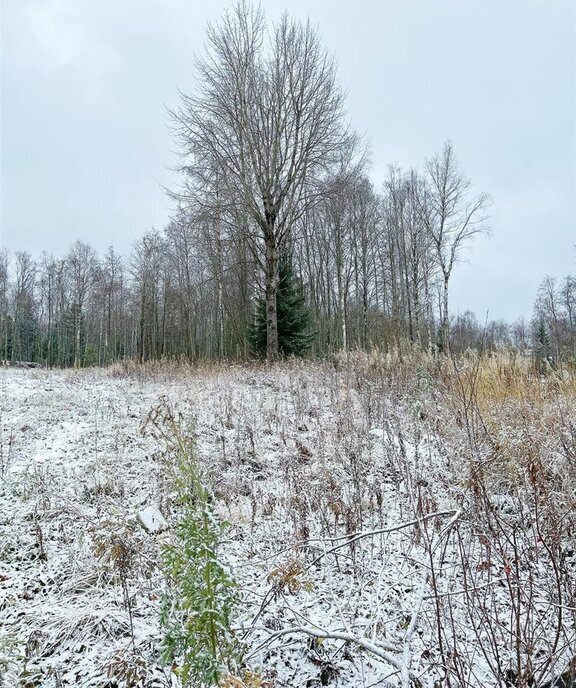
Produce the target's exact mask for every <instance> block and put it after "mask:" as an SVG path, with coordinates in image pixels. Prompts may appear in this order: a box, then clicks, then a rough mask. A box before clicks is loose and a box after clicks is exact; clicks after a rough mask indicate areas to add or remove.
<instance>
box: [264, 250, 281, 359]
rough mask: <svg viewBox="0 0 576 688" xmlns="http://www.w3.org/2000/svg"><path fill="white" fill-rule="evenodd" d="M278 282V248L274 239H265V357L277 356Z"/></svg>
mask: <svg viewBox="0 0 576 688" xmlns="http://www.w3.org/2000/svg"><path fill="white" fill-rule="evenodd" d="M277 284H278V249H277V248H276V244H275V243H274V239H267V240H266V358H267V359H268V360H269V361H273V360H275V359H277V358H278V353H279V351H278V311H277V308H276V287H277Z"/></svg>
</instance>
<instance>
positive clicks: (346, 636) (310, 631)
mask: <svg viewBox="0 0 576 688" xmlns="http://www.w3.org/2000/svg"><path fill="white" fill-rule="evenodd" d="M293 633H303V634H305V635H308V636H310V637H311V638H322V639H323V640H326V639H328V640H344V641H345V642H349V643H354V644H355V645H358V647H361V648H362V649H363V650H366V651H367V652H370V653H371V654H373V655H375V656H376V657H380V659H383V660H384V661H385V662H387V663H388V664H390V666H393V667H394V668H395V669H398V670H399V671H402V669H403V668H404V665H403V662H402V660H401V659H400V657H397V656H396V655H395V654H392V653H394V652H396V653H400V652H401V650H400V649H399V648H397V647H396V646H394V645H388V644H385V643H378V644H376V643H373V642H370V641H369V640H366V639H365V638H358V637H357V636H355V635H353V634H352V633H346V632H342V631H328V630H325V629H315V628H310V627H309V626H293V627H291V628H285V629H283V630H281V631H276V632H274V633H272V634H271V635H270V636H269V637H268V638H266V640H265V641H264V642H262V643H260V645H258V647H257V648H256V649H255V650H253V651H252V652H251V653H250V654H249V655H248V656H247V657H245V659H250V657H253V656H254V655H256V654H258V652H260V650H261V649H262V648H264V647H266V645H268V644H269V643H271V642H272V641H274V640H276V639H277V638H280V637H282V636H284V635H291V634H293ZM409 676H410V680H411V681H412V683H413V684H414V685H415V686H418V687H419V686H421V683H420V680H419V679H418V677H417V676H416V675H415V674H414V673H413V672H409Z"/></svg>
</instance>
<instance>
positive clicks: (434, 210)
mask: <svg viewBox="0 0 576 688" xmlns="http://www.w3.org/2000/svg"><path fill="white" fill-rule="evenodd" d="M195 74H196V80H195V88H194V90H193V92H191V93H182V94H181V105H180V108H179V109H178V110H175V111H173V112H172V113H171V122H172V126H173V130H174V135H175V137H176V139H177V141H178V144H179V149H180V152H181V161H180V172H181V179H182V184H181V186H180V187H179V188H178V189H176V190H173V191H172V192H171V196H172V197H173V199H175V201H176V204H175V205H176V207H177V209H176V211H175V212H174V213H173V216H172V217H171V219H170V221H169V222H168V224H167V226H166V227H165V228H164V229H163V230H162V231H154V230H151V231H149V232H147V233H146V234H145V235H144V236H143V237H142V238H141V239H139V240H138V241H137V242H136V243H135V245H134V246H133V248H132V251H131V253H130V255H129V256H127V257H122V256H119V255H118V254H117V253H116V252H115V251H114V249H112V248H110V249H109V250H108V251H107V252H106V253H105V254H104V255H103V256H100V257H99V256H97V255H96V253H95V251H94V250H93V249H92V248H91V247H90V246H89V245H87V244H86V243H83V242H80V241H77V242H76V243H75V244H74V245H73V246H72V247H71V249H70V250H69V252H68V253H67V255H65V256H64V257H62V258H54V257H53V256H49V255H47V254H44V255H43V256H42V257H41V258H40V259H39V260H38V261H35V260H33V259H32V257H31V256H30V255H29V254H27V253H25V252H17V253H16V254H15V255H14V256H13V257H12V258H11V260H10V261H9V257H8V255H7V254H6V253H5V252H4V253H3V254H2V255H1V256H0V314H1V321H0V337H1V342H2V356H3V358H4V359H5V360H31V361H34V360H36V361H42V362H44V363H47V364H48V365H58V366H68V365H74V366H76V367H79V366H82V365H90V364H100V365H102V364H107V363H110V362H112V361H117V360H122V359H136V360H139V361H147V360H150V359H158V358H163V357H182V358H186V359H188V360H191V361H194V360H198V359H203V358H216V357H220V358H223V357H228V358H245V357H248V356H250V355H251V354H252V353H254V351H255V350H257V349H258V347H254V342H260V347H259V349H260V350H261V349H263V348H264V349H265V353H266V356H267V357H268V358H269V359H274V358H276V357H277V356H278V355H280V354H281V353H282V352H283V350H284V351H285V347H284V349H283V347H282V342H281V338H282V327H284V329H285V328H286V322H288V321H289V320H290V318H288V319H286V318H287V316H286V311H287V305H286V304H282V303H279V300H281V299H282V298H284V297H283V294H287V293H291V294H292V296H291V299H292V303H294V304H296V303H298V304H299V305H298V307H299V308H300V309H302V305H303V304H305V305H306V308H307V311H308V313H307V315H306V317H303V318H301V320H302V321H305V322H306V327H307V328H308V331H307V332H302V333H301V336H300V337H299V338H298V340H299V341H300V342H301V343H303V342H306V346H308V347H309V349H310V352H311V353H312V354H314V355H325V354H327V353H329V352H332V351H336V350H342V349H344V350H348V349H353V348H363V349H368V348H371V347H379V348H383V349H386V348H391V347H395V348H402V347H406V346H418V347H421V348H423V349H430V348H432V347H435V348H438V349H440V350H443V351H447V350H448V349H449V347H456V348H462V347H465V346H469V345H478V341H479V338H480V337H483V339H484V340H485V339H486V337H485V335H486V333H487V332H490V333H491V334H490V336H491V338H492V340H493V341H492V343H493V344H494V345H496V344H497V343H499V342H502V341H504V340H506V341H508V340H513V341H514V342H516V343H517V344H518V345H520V344H521V345H522V346H527V345H528V343H529V340H530V341H531V339H532V337H531V336H528V335H527V334H526V333H525V332H524V334H522V333H521V332H520V330H521V329H522V328H521V327H520V325H518V326H517V327H516V328H515V329H514V328H512V329H510V328H507V327H506V326H504V325H498V326H497V325H495V324H492V325H491V326H490V328H489V329H485V328H483V327H480V326H479V325H478V323H477V322H475V321H474V319H473V317H471V316H470V315H469V314H467V315H465V316H463V317H461V318H458V319H457V320H456V321H455V322H452V323H451V322H450V309H449V287H450V281H451V277H452V274H453V270H454V266H455V264H456V262H457V261H458V259H459V257H460V255H461V252H462V250H463V248H464V247H465V246H467V245H468V244H469V242H470V241H471V240H472V239H473V238H474V237H475V236H476V235H478V234H480V233H484V232H487V231H488V225H487V210H488V207H489V203H490V199H489V198H488V196H487V195H486V194H483V193H475V192H474V191H473V188H472V185H471V182H470V180H469V179H468V177H467V176H466V175H465V174H464V172H463V171H462V169H461V168H460V166H459V164H458V161H457V159H456V156H455V153H454V149H453V147H452V145H451V143H450V142H447V143H446V144H445V145H444V147H443V148H442V150H441V151H440V152H439V153H438V154H436V155H434V156H433V157H432V158H430V159H427V160H426V161H425V162H424V163H423V165H422V168H421V169H419V170H416V169H411V170H403V169H401V168H399V167H391V168H390V169H389V172H388V175H387V178H386V179H385V180H384V183H383V184H382V186H381V188H380V189H376V188H375V187H374V185H373V183H372V181H371V179H370V177H369V174H368V168H369V165H368V162H367V160H368V154H367V152H366V150H365V147H364V146H363V144H362V142H361V140H360V139H359V137H358V136H357V135H355V133H354V132H353V131H352V130H351V128H350V126H349V125H348V124H347V122H346V121H345V111H344V97H343V95H342V92H341V89H340V87H339V85H338V82H337V78H336V70H335V65H334V63H333V61H332V60H331V58H330V57H329V55H328V54H327V52H326V51H325V49H324V48H323V47H322V44H321V40H320V37H319V34H318V32H317V31H316V30H315V29H313V28H312V27H311V25H310V24H309V23H306V24H302V23H299V22H296V21H292V20H291V19H290V18H289V17H288V16H287V15H284V16H283V17H282V18H281V20H280V21H279V22H278V23H277V24H275V25H274V26H271V27H269V26H268V25H267V23H266V20H265V17H264V15H263V13H262V11H261V10H260V9H255V8H253V7H252V6H250V5H249V4H248V3H246V2H240V3H239V4H237V5H236V6H235V7H234V8H233V9H232V10H231V11H230V12H228V13H226V14H225V16H224V18H223V19H222V20H221V21H220V22H219V23H217V24H214V25H212V26H210V27H209V29H208V34H207V49H206V55H205V57H204V58H202V59H200V60H198V61H197V63H196V65H195ZM282 264H284V266H285V274H287V275H290V280H292V281H293V282H294V284H291V285H290V286H289V288H287V286H286V285H284V287H282V284H281V275H280V266H281V265H282ZM284 279H287V278H284ZM545 285H546V286H544V285H543V288H542V290H541V293H540V294H539V297H538V303H537V309H538V318H539V320H538V327H539V329H538V332H539V334H538V336H539V337H540V339H539V340H538V341H539V342H541V344H540V346H541V348H542V349H543V350H544V349H546V356H550V357H555V359H556V360H560V359H561V358H562V357H565V356H567V355H568V353H569V354H570V355H571V356H573V355H574V320H575V315H574V314H575V309H574V279H573V278H567V280H566V281H565V283H563V284H562V285H557V284H555V283H554V282H553V281H550V280H547V281H546V282H545ZM296 293H298V296H296ZM282 313H283V314H284V315H282ZM279 317H280V318H281V317H284V323H282V322H281V323H280V324H279ZM294 320H295V317H292V321H294ZM258 328H260V335H261V336H257V332H255V330H258ZM524 329H526V328H525V327H524ZM482 333H484V334H482ZM294 341H296V340H294ZM301 349H302V350H303V349H304V346H302V347H301ZM548 349H549V350H550V351H548Z"/></svg>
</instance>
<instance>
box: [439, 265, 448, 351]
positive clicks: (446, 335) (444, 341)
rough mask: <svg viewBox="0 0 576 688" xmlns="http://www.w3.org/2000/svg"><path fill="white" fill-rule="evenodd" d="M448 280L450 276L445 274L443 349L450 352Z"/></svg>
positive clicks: (442, 328)
mask: <svg viewBox="0 0 576 688" xmlns="http://www.w3.org/2000/svg"><path fill="white" fill-rule="evenodd" d="M448 280H449V277H448V276H447V275H444V284H443V292H442V327H441V330H442V351H443V353H445V354H448V352H449V349H450V332H449V321H448Z"/></svg>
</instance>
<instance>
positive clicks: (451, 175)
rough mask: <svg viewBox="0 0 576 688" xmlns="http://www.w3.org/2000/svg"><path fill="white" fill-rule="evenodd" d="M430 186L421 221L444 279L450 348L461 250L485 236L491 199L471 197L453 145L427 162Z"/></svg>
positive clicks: (443, 318)
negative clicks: (451, 300)
mask: <svg viewBox="0 0 576 688" xmlns="http://www.w3.org/2000/svg"><path fill="white" fill-rule="evenodd" d="M426 181H427V184H426V185H425V186H424V187H422V188H421V192H422V193H421V195H420V199H421V211H422V221H423V223H424V226H425V227H426V230H427V233H428V237H429V240H430V244H431V246H432V250H433V253H434V257H435V260H436V262H437V266H438V269H439V270H440V273H441V278H442V292H441V299H440V301H441V303H440V328H441V337H442V348H443V350H444V351H448V348H449V314H448V291H449V284H450V278H451V276H452V271H453V269H454V265H455V264H456V261H457V260H458V258H459V257H460V254H461V252H462V249H463V248H464V247H465V246H466V244H467V243H468V242H469V241H470V240H471V239H472V238H473V237H474V236H476V235H477V234H482V233H486V232H487V231H488V225H487V222H486V219H487V218H486V209H487V207H488V205H489V203H490V198H489V197H488V196H487V195H486V194H484V193H481V194H478V195H471V182H470V180H469V179H468V178H467V177H466V176H465V175H464V173H463V172H462V171H461V169H460V166H459V165H458V162H457V160H456V157H455V155H454V150H453V148H452V144H451V143H450V142H447V143H446V144H445V145H444V148H443V149H442V152H441V153H439V154H438V155H435V156H434V157H433V158H431V159H430V160H427V162H426Z"/></svg>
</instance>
